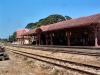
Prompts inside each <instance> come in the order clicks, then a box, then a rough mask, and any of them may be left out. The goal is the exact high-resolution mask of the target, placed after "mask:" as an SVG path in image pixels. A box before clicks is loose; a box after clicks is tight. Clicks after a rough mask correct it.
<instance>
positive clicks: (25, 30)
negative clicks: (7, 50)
mask: <svg viewBox="0 0 100 75" xmlns="http://www.w3.org/2000/svg"><path fill="white" fill-rule="evenodd" d="M28 31H29V30H28V29H18V30H17V31H16V33H17V34H16V38H22V36H21V35H22V34H23V33H26V32H28Z"/></svg>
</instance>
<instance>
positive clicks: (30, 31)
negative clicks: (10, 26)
mask: <svg viewBox="0 0 100 75" xmlns="http://www.w3.org/2000/svg"><path fill="white" fill-rule="evenodd" d="M36 29H37V28H35V29H32V30H29V31H28V32H26V33H23V34H21V35H22V36H25V35H31V34H35V33H36Z"/></svg>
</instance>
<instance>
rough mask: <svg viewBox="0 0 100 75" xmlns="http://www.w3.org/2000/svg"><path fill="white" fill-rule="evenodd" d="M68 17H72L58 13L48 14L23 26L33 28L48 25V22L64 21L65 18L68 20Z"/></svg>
mask: <svg viewBox="0 0 100 75" xmlns="http://www.w3.org/2000/svg"><path fill="white" fill-rule="evenodd" d="M70 19H72V18H71V17H70V16H62V15H59V14H53V15H49V16H48V17H46V18H43V19H40V20H39V21H38V22H35V23H29V24H27V26H26V27H25V28H28V29H34V28H37V27H40V26H41V25H49V24H53V23H57V22H61V21H65V20H70Z"/></svg>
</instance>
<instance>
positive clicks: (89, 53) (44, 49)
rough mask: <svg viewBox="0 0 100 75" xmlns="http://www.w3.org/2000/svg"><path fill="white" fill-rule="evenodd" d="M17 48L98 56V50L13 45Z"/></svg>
mask: <svg viewBox="0 0 100 75" xmlns="http://www.w3.org/2000/svg"><path fill="white" fill-rule="evenodd" d="M13 47H19V48H26V49H35V50H42V51H51V52H59V53H69V54H78V55H87V56H100V52H99V53H98V52H83V51H77V50H75V49H74V50H70V49H68V50H62V49H52V48H48V49H47V48H43V47H38V48H37V47H32V46H13Z"/></svg>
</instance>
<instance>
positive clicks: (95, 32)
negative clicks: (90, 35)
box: [94, 25, 98, 47]
mask: <svg viewBox="0 0 100 75" xmlns="http://www.w3.org/2000/svg"><path fill="white" fill-rule="evenodd" d="M97 33H98V32H97V25H95V26H94V37H95V47H97V46H98V37H97Z"/></svg>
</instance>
